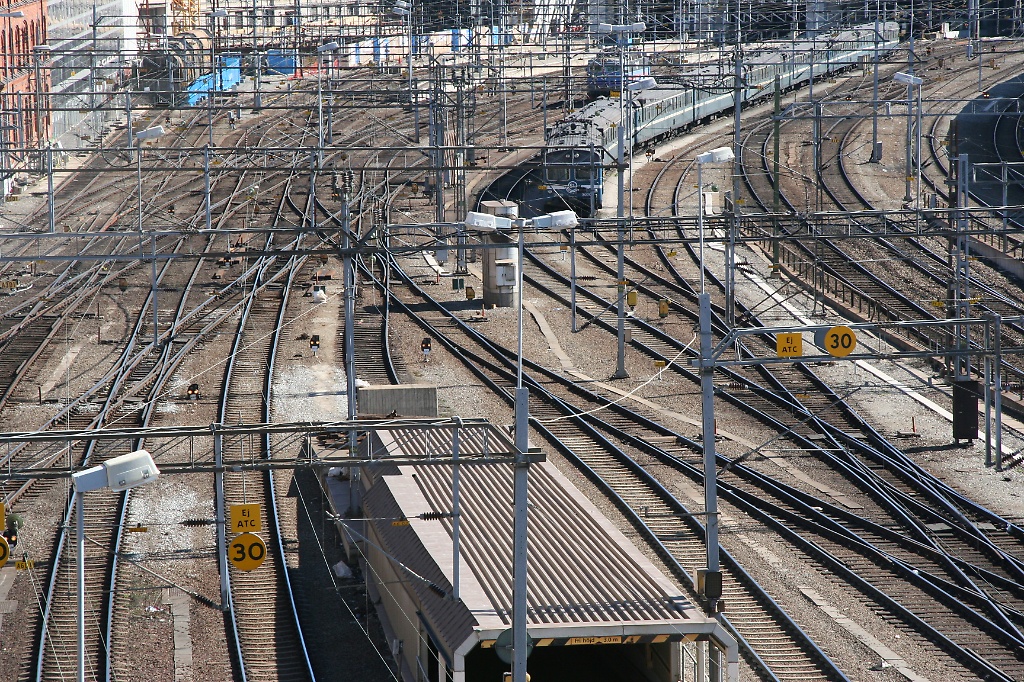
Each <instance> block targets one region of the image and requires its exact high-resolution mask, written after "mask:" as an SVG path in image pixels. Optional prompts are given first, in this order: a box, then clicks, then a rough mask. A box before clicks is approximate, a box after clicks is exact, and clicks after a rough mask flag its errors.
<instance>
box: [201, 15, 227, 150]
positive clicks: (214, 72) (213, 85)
mask: <svg viewBox="0 0 1024 682" xmlns="http://www.w3.org/2000/svg"><path fill="white" fill-rule="evenodd" d="M227 15H228V12H227V10H223V9H218V10H214V11H212V12H210V13H209V14H207V15H206V16H207V17H208V18H209V20H210V25H211V27H212V30H211V31H210V89H209V91H207V93H206V107H207V109H208V112H209V116H208V119H209V124H210V136H209V144H210V146H211V147H212V146H213V97H214V93H216V92H217V91H218V90H220V89H221V87H222V85H223V81H222V80H221V74H220V69H218V68H217V19H219V18H221V17H226V16H227Z"/></svg>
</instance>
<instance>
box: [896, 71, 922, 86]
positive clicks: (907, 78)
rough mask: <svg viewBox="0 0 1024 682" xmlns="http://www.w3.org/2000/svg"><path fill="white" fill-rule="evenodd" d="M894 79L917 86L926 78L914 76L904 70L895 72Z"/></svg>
mask: <svg viewBox="0 0 1024 682" xmlns="http://www.w3.org/2000/svg"><path fill="white" fill-rule="evenodd" d="M892 79H893V80H894V81H896V82H897V83H903V84H905V85H912V86H914V87H917V86H919V85H921V84H923V83H924V79H922V78H918V77H917V76H912V75H910V74H909V73H903V72H902V71H899V72H897V73H895V74H893V77H892Z"/></svg>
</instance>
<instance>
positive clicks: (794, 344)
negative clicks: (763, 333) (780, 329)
mask: <svg viewBox="0 0 1024 682" xmlns="http://www.w3.org/2000/svg"><path fill="white" fill-rule="evenodd" d="M775 354H776V355H778V356H779V357H780V358H797V357H800V356H801V355H803V354H804V337H803V336H802V335H801V334H800V332H793V333H789V334H778V335H777V336H776V337H775Z"/></svg>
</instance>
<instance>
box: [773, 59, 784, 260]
mask: <svg viewBox="0 0 1024 682" xmlns="http://www.w3.org/2000/svg"><path fill="white" fill-rule="evenodd" d="M781 97H782V93H781V87H780V82H779V75H778V74H775V131H774V134H773V136H772V151H773V155H772V213H774V214H775V215H778V214H779V209H780V204H781V201H780V199H781V197H780V195H779V165H780V162H779V154H780V153H781V150H780V141H779V135H780V133H781V128H782V121H781V120H780V116H781V114H782V101H781ZM772 236H773V237H775V239H773V240H772V274H773V275H779V274H781V273H780V272H779V266H780V263H779V221H778V218H775V219H773V220H772Z"/></svg>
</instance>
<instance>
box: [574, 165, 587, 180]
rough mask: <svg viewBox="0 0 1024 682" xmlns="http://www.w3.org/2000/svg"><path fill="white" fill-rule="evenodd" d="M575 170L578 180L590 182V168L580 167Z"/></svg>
mask: <svg viewBox="0 0 1024 682" xmlns="http://www.w3.org/2000/svg"><path fill="white" fill-rule="evenodd" d="M574 170H575V172H576V179H577V180H587V181H589V180H590V166H584V165H579V166H576V168H575V169H574Z"/></svg>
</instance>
